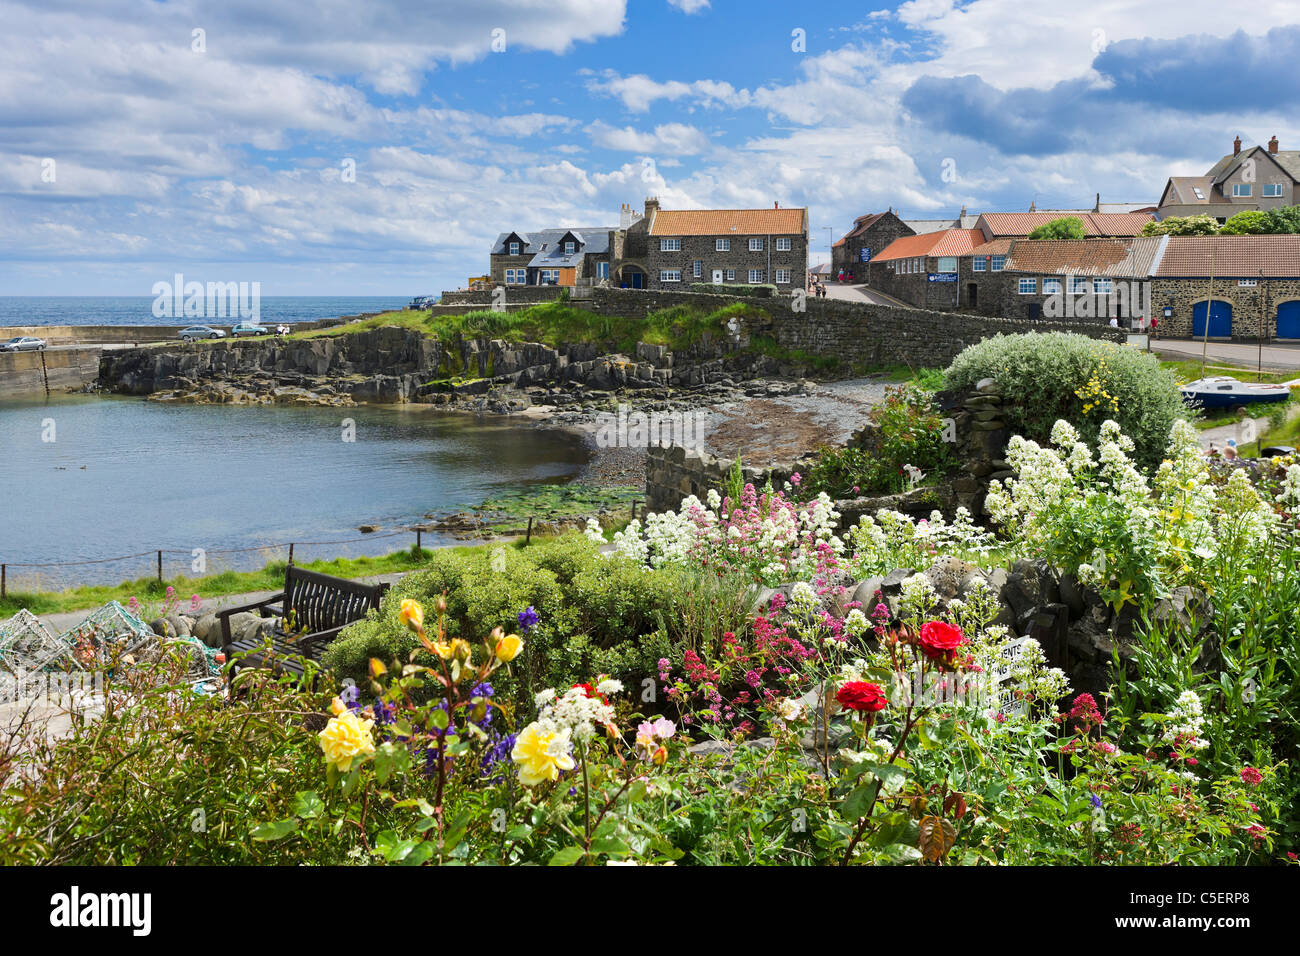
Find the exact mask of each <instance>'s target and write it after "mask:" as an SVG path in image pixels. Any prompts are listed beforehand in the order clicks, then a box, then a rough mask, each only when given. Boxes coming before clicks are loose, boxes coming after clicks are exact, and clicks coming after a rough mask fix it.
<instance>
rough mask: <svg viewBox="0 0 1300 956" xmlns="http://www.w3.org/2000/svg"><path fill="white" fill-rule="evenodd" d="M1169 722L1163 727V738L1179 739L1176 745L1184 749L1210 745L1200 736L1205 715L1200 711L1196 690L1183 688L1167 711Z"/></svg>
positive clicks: (1199, 699)
mask: <svg viewBox="0 0 1300 956" xmlns="http://www.w3.org/2000/svg"><path fill="white" fill-rule="evenodd" d="M1169 718H1170V721H1169V724H1168V725H1167V726H1166V727H1165V738H1166V739H1167V740H1168V741H1169V742H1170V743H1174V742H1175V741H1180V742H1179V743H1178V746H1179V747H1181V748H1182V750H1184V751H1192V750H1204V749H1205V748H1206V747H1208V746H1209V745H1210V743H1209V741H1208V740H1204V739H1202V738H1201V731H1202V729H1204V727H1205V715H1204V714H1203V713H1202V711H1201V698H1199V697H1197V696H1196V691H1192V690H1185V691H1183V692H1182V693H1181V694H1179V695H1178V699H1177V700H1176V701H1174V707H1173V710H1171V711H1169Z"/></svg>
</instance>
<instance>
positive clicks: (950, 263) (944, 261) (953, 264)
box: [935, 256, 957, 272]
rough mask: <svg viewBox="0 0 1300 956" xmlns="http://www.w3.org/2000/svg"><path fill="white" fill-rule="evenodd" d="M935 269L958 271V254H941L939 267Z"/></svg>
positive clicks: (937, 270) (938, 270)
mask: <svg viewBox="0 0 1300 956" xmlns="http://www.w3.org/2000/svg"><path fill="white" fill-rule="evenodd" d="M935 271H936V272H956V271H957V257H956V256H940V257H939V268H938V269H936V270H935Z"/></svg>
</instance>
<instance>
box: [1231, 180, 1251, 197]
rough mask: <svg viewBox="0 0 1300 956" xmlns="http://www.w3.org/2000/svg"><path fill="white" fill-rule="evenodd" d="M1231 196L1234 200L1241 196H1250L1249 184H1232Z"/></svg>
mask: <svg viewBox="0 0 1300 956" xmlns="http://www.w3.org/2000/svg"><path fill="white" fill-rule="evenodd" d="M1232 195H1233V197H1234V198H1238V197H1242V196H1249V195H1250V183H1233V184H1232Z"/></svg>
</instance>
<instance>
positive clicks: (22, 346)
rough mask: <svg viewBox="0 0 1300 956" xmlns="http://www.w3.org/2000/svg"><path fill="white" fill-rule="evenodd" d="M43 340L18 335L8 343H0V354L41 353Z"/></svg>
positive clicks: (43, 347)
mask: <svg viewBox="0 0 1300 956" xmlns="http://www.w3.org/2000/svg"><path fill="white" fill-rule="evenodd" d="M43 351H45V340H44V339H38V338H37V337H36V336H34V335H19V336H15V337H14V338H12V339H10V340H9V341H8V342H0V352H43Z"/></svg>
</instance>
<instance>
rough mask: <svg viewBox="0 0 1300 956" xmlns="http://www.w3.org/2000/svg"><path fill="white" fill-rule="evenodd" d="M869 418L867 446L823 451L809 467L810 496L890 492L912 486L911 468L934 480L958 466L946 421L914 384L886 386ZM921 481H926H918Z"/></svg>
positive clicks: (807, 484)
mask: <svg viewBox="0 0 1300 956" xmlns="http://www.w3.org/2000/svg"><path fill="white" fill-rule="evenodd" d="M868 417H869V418H870V420H871V423H872V425H873V426H874V428H873V429H871V430H869V431H868V433H867V434H868V447H844V448H823V449H821V450H820V451H819V452H818V453H817V458H816V461H815V462H814V463H813V465H812V467H811V468H809V469H808V473H807V475H806V476H805V479H804V487H805V490H806V492H807V493H808V494H817V493H818V492H822V491H824V492H826V493H827V494H828V495H830V496H831V497H832V498H851V497H856V496H857V495H872V494H889V493H893V492H897V491H902V490H904V489H905V488H908V487H910V486H911V485H912V484H913V482H912V480H911V479H910V478H909V477H908V475H907V474H906V472H905V470H904V469H905V466H908V465H910V466H912V467H913V468H916V469H919V470H920V471H921V472H923V473H924V475H925V478H926V479H929V480H930V481H931V482H933V481H934V480H935V479H938V478H941V477H942V476H944V475H945V474H947V473H948V472H949V471H951V469H952V468H953V466H954V465H955V464H956V462H955V461H954V459H953V456H952V449H951V446H950V445H949V444H948V443H947V442H945V441H944V422H943V418H942V417H941V416H940V414H939V410H938V408H937V407H936V406H935V404H934V401H933V398H932V396H931V394H930V393H929V392H927V391H925V390H924V389H923V388H920V387H918V386H915V385H902V386H898V387H896V388H889V389H887V390H886V392H885V400H884V401H883V402H881V403H880V404H879V405H877V406H876V407H875V408H873V409H872V410H871V411H870V413H868ZM922 480H924V479H922Z"/></svg>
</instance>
